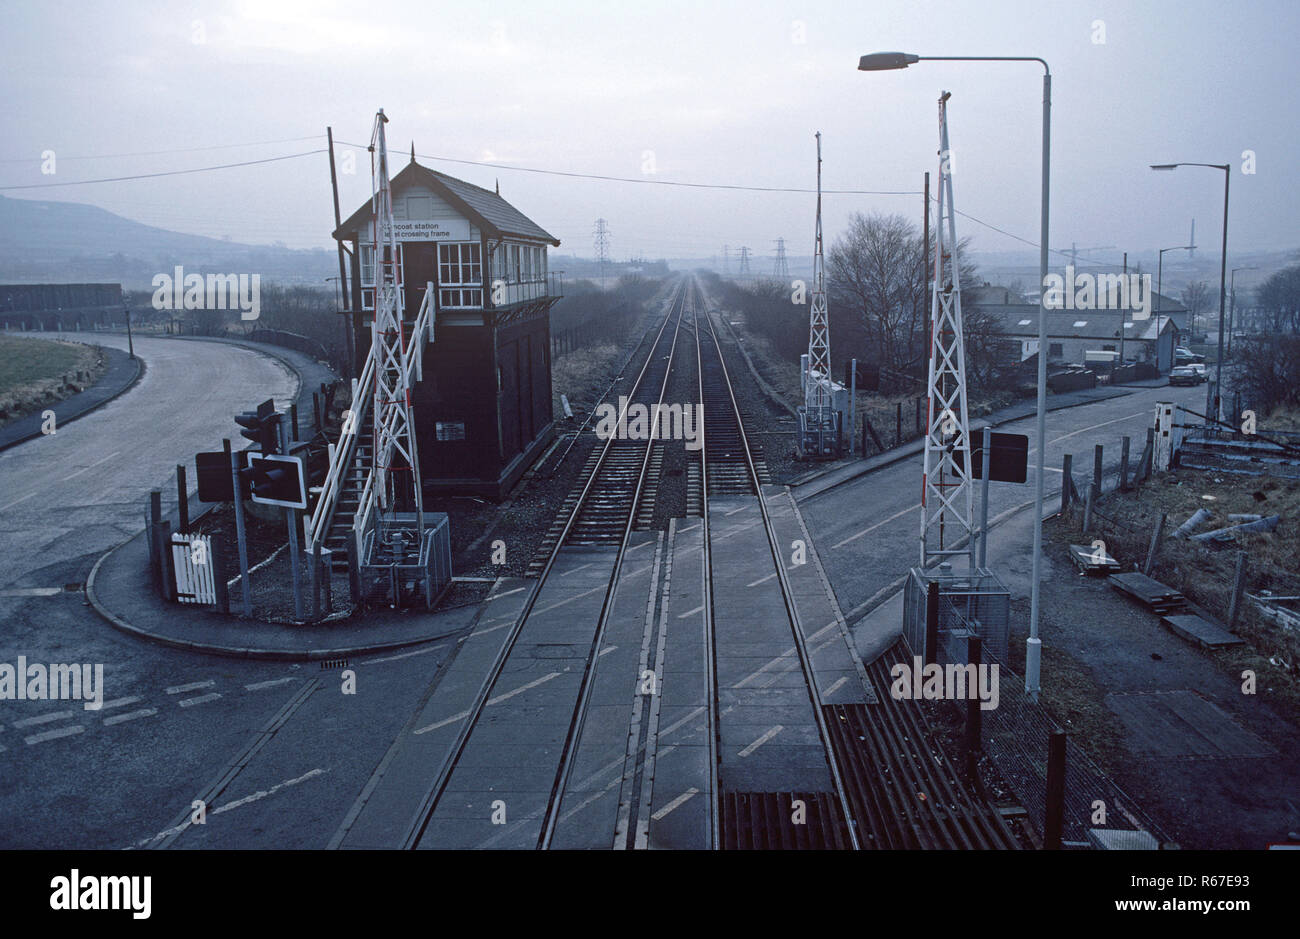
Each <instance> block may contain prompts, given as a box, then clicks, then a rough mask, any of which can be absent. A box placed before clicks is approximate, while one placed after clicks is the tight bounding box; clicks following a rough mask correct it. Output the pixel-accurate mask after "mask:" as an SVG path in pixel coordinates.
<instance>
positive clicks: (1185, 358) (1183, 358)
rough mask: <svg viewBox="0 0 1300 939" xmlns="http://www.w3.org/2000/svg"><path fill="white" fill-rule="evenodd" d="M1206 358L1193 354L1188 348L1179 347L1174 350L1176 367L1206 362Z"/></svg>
mask: <svg viewBox="0 0 1300 939" xmlns="http://www.w3.org/2000/svg"><path fill="white" fill-rule="evenodd" d="M1204 361H1205V356H1203V355H1199V354H1197V353H1195V352H1193V351H1192V350H1191V349H1189V348H1187V347H1186V346H1179V347H1178V348H1177V349H1175V350H1174V364H1175V365H1192V364H1194V363H1196V362H1204Z"/></svg>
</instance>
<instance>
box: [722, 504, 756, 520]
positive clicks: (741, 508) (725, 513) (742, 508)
mask: <svg viewBox="0 0 1300 939" xmlns="http://www.w3.org/2000/svg"><path fill="white" fill-rule="evenodd" d="M752 508H753V506H752V505H742V506H741V507H740V508H738V509H732V510H731V511H730V512H723V513H722V515H723V517H724V518H729V517H731V516H732V515H735V514H736V513H737V512H743V511H745V509H752Z"/></svg>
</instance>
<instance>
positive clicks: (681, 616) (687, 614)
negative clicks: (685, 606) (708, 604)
mask: <svg viewBox="0 0 1300 939" xmlns="http://www.w3.org/2000/svg"><path fill="white" fill-rule="evenodd" d="M703 609H704V604H703V603H701V604H700V605H699V606H697V607H696V608H695V609H693V610H687V611H686V612H685V613H680V614H678V616H677V618H678V619H686V617H688V616H694V615H695V614H696V613H698V612H700V611H701V610H703Z"/></svg>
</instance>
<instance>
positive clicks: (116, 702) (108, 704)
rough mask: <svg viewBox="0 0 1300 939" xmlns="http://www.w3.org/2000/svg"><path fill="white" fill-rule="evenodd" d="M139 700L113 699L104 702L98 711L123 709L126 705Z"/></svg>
mask: <svg viewBox="0 0 1300 939" xmlns="http://www.w3.org/2000/svg"><path fill="white" fill-rule="evenodd" d="M139 700H140V699H139V698H114V699H113V700H112V701H105V702H104V704H103V706H102V707H100V710H101V711H111V710H113V708H124V707H126V706H127V705H128V704H135V703H136V702H137V701H139Z"/></svg>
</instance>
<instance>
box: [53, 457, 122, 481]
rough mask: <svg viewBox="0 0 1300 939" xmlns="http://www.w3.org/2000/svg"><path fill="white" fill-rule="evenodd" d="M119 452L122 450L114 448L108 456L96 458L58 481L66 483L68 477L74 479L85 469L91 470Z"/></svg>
mask: <svg viewBox="0 0 1300 939" xmlns="http://www.w3.org/2000/svg"><path fill="white" fill-rule="evenodd" d="M121 452H122V451H121V450H116V451H114V452H113V453H110V454H109V455H108V456H106V457H104V458H103V459H102V460H96V461H95V462H94V463H91V464H90V465H89V466H86V467H82V468H81V469H79V470H77V471H76V472H75V473H70V474H69V475H67V476H64V477H63V478H62V479H60V480H59V482H61V483H66V482H67V481H68V480H69V479H75V478H76V477H78V476H80V475H81V474H82V473H84V472H86V471H87V470H93V469H94V468H95V467H96V466H98V465H99V464H100V463H107V462H108V461H109V460H111V459H113V457H115V456H117V455H118V454H119V453H121Z"/></svg>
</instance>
